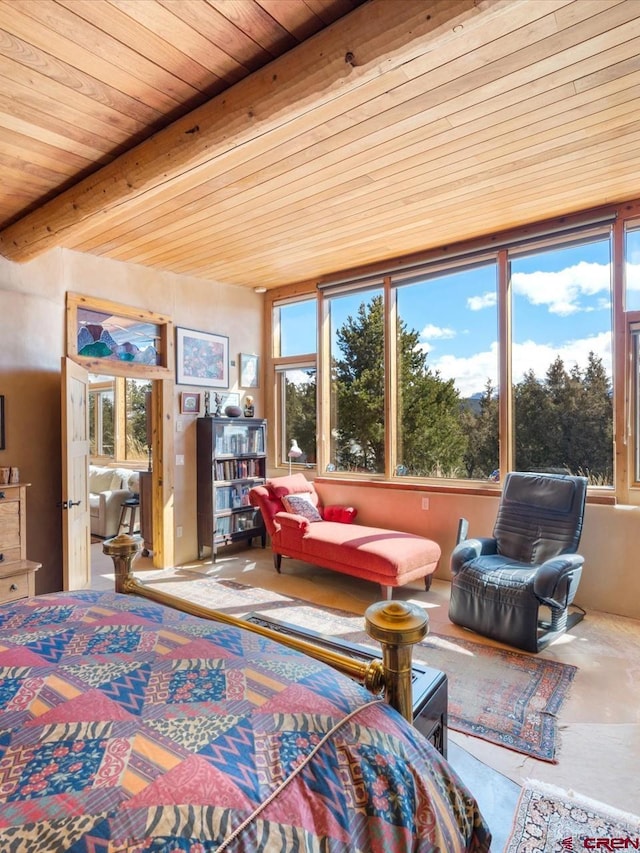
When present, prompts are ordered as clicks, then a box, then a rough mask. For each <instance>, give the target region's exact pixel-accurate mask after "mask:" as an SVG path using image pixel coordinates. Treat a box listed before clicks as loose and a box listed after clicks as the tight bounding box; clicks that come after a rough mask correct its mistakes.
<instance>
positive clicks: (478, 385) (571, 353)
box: [429, 332, 611, 397]
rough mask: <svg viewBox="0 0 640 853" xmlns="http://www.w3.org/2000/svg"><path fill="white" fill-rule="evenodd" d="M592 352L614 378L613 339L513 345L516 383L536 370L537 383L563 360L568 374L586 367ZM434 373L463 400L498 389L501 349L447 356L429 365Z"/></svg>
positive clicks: (493, 347) (602, 337) (606, 336)
mask: <svg viewBox="0 0 640 853" xmlns="http://www.w3.org/2000/svg"><path fill="white" fill-rule="evenodd" d="M590 352H593V353H594V354H595V355H596V356H598V357H599V358H601V359H602V362H603V364H604V367H605V370H606V371H607V373H608V374H609V376H611V335H610V333H609V332H601V333H600V334H598V335H594V336H592V337H589V338H582V339H580V340H575V341H567V342H566V343H565V344H564V345H563V346H561V347H553V346H549V345H548V344H538V343H535V341H525V342H524V343H521V344H514V345H513V381H514V382H519V381H520V380H521V379H522V377H523V376H524V374H525V373H526V372H527V371H528V370H533V372H534V373H535V375H536V376H537V377H538V379H543V378H544V376H545V374H546V372H547V370H548V368H549V366H550V365H551V364H552V363H553V362H554V361H555V359H556V358H557V357H558V356H560V358H561V359H562V360H563V362H564V366H565V368H566V369H567V370H571V368H572V367H573V366H574V365H576V364H577V365H579V366H580V367H581V368H584V367H586V364H587V358H588V355H589V353H590ZM429 366H430V367H431V368H432V370H438V371H439V372H440V375H441V376H442V378H443V379H453V380H454V382H455V386H456V388H457V389H458V390H459V392H460V394H461V395H462V396H463V397H470V396H471V395H472V394H477V393H480V392H482V391H483V390H484V389H485V387H486V384H487V379H490V380H491V384H492V385H493V386H494V387H497V386H498V345H497V343H496V342H494V343H492V344H491V347H490V349H489V350H487V351H485V352H479V353H475V354H474V355H472V356H468V357H466V358H462V357H458V356H454V355H445V356H442V357H441V358H436V359H433V360H432V361H430V362H429Z"/></svg>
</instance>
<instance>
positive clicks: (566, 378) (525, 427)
mask: <svg viewBox="0 0 640 853" xmlns="http://www.w3.org/2000/svg"><path fill="white" fill-rule="evenodd" d="M511 289H512V293H513V346H512V359H513V366H512V371H513V373H512V375H513V397H514V405H515V468H516V470H518V471H543V472H557V473H566V474H580V475H584V476H586V477H588V478H589V482H590V484H591V485H597V486H612V485H613V398H612V357H611V355H612V353H611V305H612V299H611V259H610V243H609V239H608V235H604V236H603V237H602V238H601V239H597V240H591V241H589V242H579V243H575V244H569V245H560V246H555V247H551V248H545V249H542V250H538V251H535V250H530V251H528V252H527V253H526V254H520V255H512V256H511Z"/></svg>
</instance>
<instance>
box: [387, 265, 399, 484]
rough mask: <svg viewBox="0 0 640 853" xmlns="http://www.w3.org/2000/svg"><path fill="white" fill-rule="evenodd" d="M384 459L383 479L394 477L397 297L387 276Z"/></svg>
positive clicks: (396, 426) (396, 411)
mask: <svg viewBox="0 0 640 853" xmlns="http://www.w3.org/2000/svg"><path fill="white" fill-rule="evenodd" d="M383 305H384V318H383V321H384V328H385V335H384V422H385V437H384V458H385V472H386V476H387V477H389V478H391V477H393V476H394V473H395V470H396V465H397V464H398V459H397V453H396V448H397V446H398V443H397V442H398V395H397V393H396V390H397V387H398V294H397V289H396V288H395V287H391V276H385V279H384V303H383Z"/></svg>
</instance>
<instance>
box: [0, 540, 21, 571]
mask: <svg viewBox="0 0 640 853" xmlns="http://www.w3.org/2000/svg"><path fill="white" fill-rule="evenodd" d="M19 559H20V546H19V545H16V546H14V547H13V548H4V547H3V546H2V545H0V569H2V567H3V566H4V564H5V563H15V561H16V560H19Z"/></svg>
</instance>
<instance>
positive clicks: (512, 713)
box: [147, 572, 576, 763]
mask: <svg viewBox="0 0 640 853" xmlns="http://www.w3.org/2000/svg"><path fill="white" fill-rule="evenodd" d="M194 577H195V576H194V574H192V573H186V572H185V575H184V579H180V578H177V577H176V575H175V574H173V575H172V576H171V577H167V578H166V579H164V578H161V577H158V578H157V579H154V580H151V579H149V580H148V581H147V582H148V583H149V582H151V583H153V585H154V586H157V587H158V588H160V589H161V590H162V591H163V592H167V593H169V594H171V595H175V596H178V597H180V598H186V599H187V600H189V601H194V602H196V603H197V604H201V605H204V606H205V607H212V608H215V609H217V610H222V611H224V612H225V613H229V614H231V615H234V616H239V617H242V616H245V615H246V614H247V613H252V612H253V613H259V614H261V615H262V616H264V617H267V618H269V617H271V618H274V619H279V620H281V621H284V622H290V623H292V624H294V625H298V626H300V627H304V628H307V629H310V630H312V631H316V632H318V633H320V634H326V635H328V636H333V637H338V638H340V639H342V640H348V641H350V642H353V643H358V644H360V645H364V646H371V647H373V648H376V649H378V650H379V646H377V644H376V642H375V641H374V640H371V638H370V637H369V636H368V635H367V634H366V633H365V632H364V619H363V617H362V616H360V615H354V614H351V613H347V612H345V611H342V610H331V609H327V608H321V607H318V606H316V605H313V604H310V603H309V602H306V601H302V600H300V599H294V598H287V597H285V596H283V595H280V594H278V593H275V592H271V591H270V590H266V589H259V588H257V587H249V586H245V585H243V584H239V583H237V582H236V581H232V580H216V579H213V578H202V577H201V576H199V577H197V578H196V579H194ZM413 654H414V660H416V661H420V662H421V663H424V664H426V665H427V666H430V667H433V668H435V669H439V670H442V671H443V672H445V673H446V675H447V677H448V681H449V727H450V728H452V729H454V730H455V731H458V732H462V733H463V734H466V735H472V736H474V737H478V738H482V739H483V740H487V741H489V742H491V743H494V744H498V745H500V746H504V747H507V748H508V749H513V750H516V751H517V752H521V753H523V754H525V755H528V756H531V757H533V758H537V759H540V760H542V761H549V762H552V763H556V757H555V756H556V752H557V748H558V727H557V714H558V711H559V709H560V707H561V706H562V704H563V702H564V701H565V699H566V697H567V694H568V690H569V687H570V685H571V682H572V681H573V678H574V675H575V673H576V667H573V666H568V665H566V664H562V663H558V662H557V661H551V660H545V659H543V658H540V657H534V656H530V655H526V654H521V653H519V652H515V651H508V650H505V649H501V648H497V647H495V646H491V645H485V644H481V643H475V642H473V641H471V640H467V639H460V638H458V637H446V636H441V635H438V634H432V633H430V634H428V635H427V637H426V638H425V639H424V640H423V641H422V642H421V643H419V644H418V645H417V646H415V647H414V652H413Z"/></svg>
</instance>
